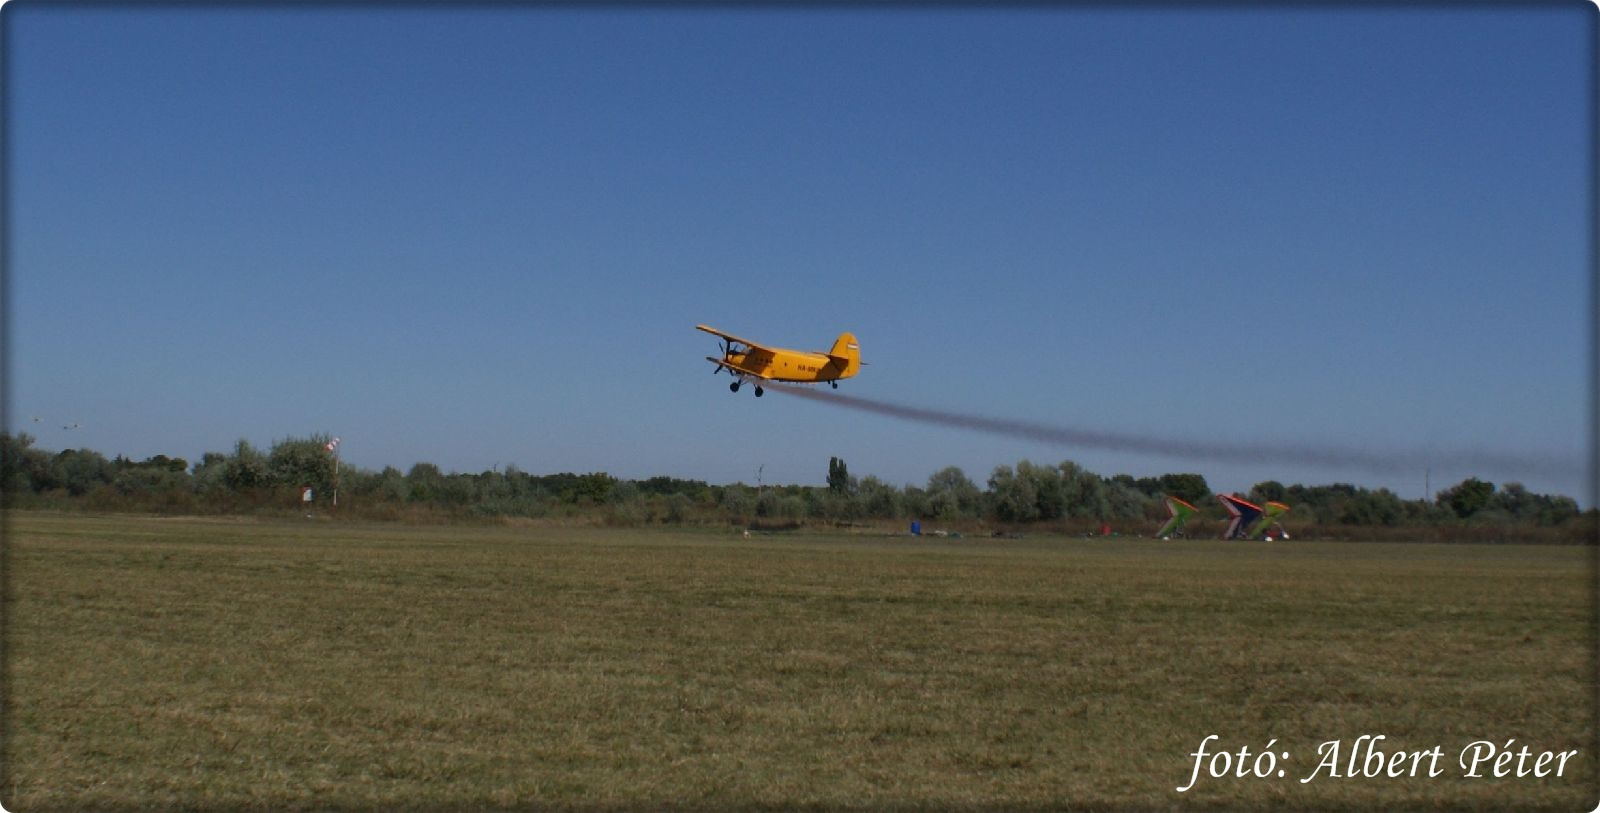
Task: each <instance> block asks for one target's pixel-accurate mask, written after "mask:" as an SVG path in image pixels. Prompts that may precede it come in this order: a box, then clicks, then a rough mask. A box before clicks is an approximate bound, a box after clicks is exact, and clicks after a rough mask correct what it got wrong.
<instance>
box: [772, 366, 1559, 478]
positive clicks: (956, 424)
mask: <svg viewBox="0 0 1600 813" xmlns="http://www.w3.org/2000/svg"><path fill="white" fill-rule="evenodd" d="M765 387H766V388H767V389H771V390H774V391H777V392H782V393H786V394H788V395H794V396H797V397H800V398H806V399H809V400H812V401H822V402H825V403H830V404H834V405H836V406H842V407H848V408H850V409H856V410H860V411H863V412H871V413H875V414H878V415H887V416H889V417H893V418H901V419H904V420H910V421H917V422H920V423H926V424H932V425H935V426H949V427H953V428H956V429H968V430H971V431H975V432H987V433H989V434H991V435H1001V436H1005V437H1011V438H1020V439H1023V440H1031V441H1038V442H1041V443H1049V444H1053V445H1058V446H1067V447H1072V448H1078V449H1100V450H1104V451H1113V452H1130V453H1135V454H1144V455H1154V456H1159V457H1169V458H1184V459H1191V460H1209V461H1227V462H1233V463H1257V464H1266V463H1279V464H1282V463H1299V464H1303V465H1310V466H1318V467H1325V468H1333V469H1345V470H1352V471H1364V472H1367V473H1371V474H1414V473H1415V472H1416V471H1417V470H1418V469H1421V468H1423V467H1425V466H1432V467H1435V468H1440V469H1456V470H1461V471H1477V472H1480V473H1483V474H1491V473H1493V474H1496V475H1497V476H1499V475H1503V474H1514V475H1517V476H1524V477H1534V476H1537V477H1548V478H1552V479H1561V478H1571V479H1581V478H1582V477H1583V466H1582V465H1581V464H1580V463H1578V462H1576V461H1573V460H1559V459H1552V458H1543V457H1539V456H1532V455H1529V456H1523V455H1511V454H1503V453H1498V452H1491V451H1461V450H1457V451H1439V450H1394V449H1387V450H1369V449H1355V448H1338V447H1333V446H1316V445H1304V444H1284V443H1267V442H1260V443H1249V442H1237V441H1211V440H1193V439H1187V438H1173V437H1156V436H1152V435H1142V434H1141V435H1133V434H1126V433H1119V432H1097V431H1092V430H1088V429H1075V428H1071V427H1064V426H1052V425H1049V424H1043V423H1034V422H1032V421H1018V420H1011V419H1007V418H989V417H984V416H981V415H967V414H963V413H960V412H949V411H945V410H940V409H928V408H925V407H915V406H907V405H905V404H894V403H889V402H887V401H878V400H873V399H869V398H862V397H860V396H855V395H841V394H840V393H837V392H833V391H832V390H820V389H810V388H807V387H799V386H791V385H787V384H780V383H777V382H768V383H766V384H765Z"/></svg>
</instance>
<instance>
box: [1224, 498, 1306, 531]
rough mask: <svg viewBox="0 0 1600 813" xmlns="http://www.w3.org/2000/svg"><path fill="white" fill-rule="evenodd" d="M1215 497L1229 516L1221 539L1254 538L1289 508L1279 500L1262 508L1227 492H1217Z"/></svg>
mask: <svg viewBox="0 0 1600 813" xmlns="http://www.w3.org/2000/svg"><path fill="white" fill-rule="evenodd" d="M1217 499H1218V500H1219V501H1221V503H1222V507H1223V508H1226V509H1228V516H1229V517H1230V519H1229V520H1228V528H1227V530H1225V531H1223V532H1222V538H1223V539H1255V538H1256V537H1258V536H1261V535H1262V534H1264V533H1266V532H1267V530H1268V529H1269V528H1271V527H1272V525H1273V523H1275V522H1277V520H1278V517H1280V516H1283V515H1284V514H1285V513H1287V512H1288V510H1289V506H1287V505H1284V504H1283V503H1281V502H1268V503H1267V507H1266V508H1262V507H1261V506H1259V505H1256V504H1255V503H1253V502H1246V501H1244V500H1241V499H1239V498H1238V497H1233V496H1229V495H1227V494H1218V495H1217Z"/></svg>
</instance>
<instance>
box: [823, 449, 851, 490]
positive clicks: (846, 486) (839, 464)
mask: <svg viewBox="0 0 1600 813" xmlns="http://www.w3.org/2000/svg"><path fill="white" fill-rule="evenodd" d="M850 485H851V483H850V468H849V467H848V466H846V465H845V464H844V461H843V460H840V459H839V458H837V457H830V458H828V490H829V491H832V492H833V493H835V494H841V495H842V494H849V493H850Z"/></svg>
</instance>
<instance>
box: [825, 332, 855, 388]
mask: <svg viewBox="0 0 1600 813" xmlns="http://www.w3.org/2000/svg"><path fill="white" fill-rule="evenodd" d="M828 358H829V359H830V360H832V361H833V364H834V366H836V367H838V368H839V377H840V378H849V377H850V376H853V375H855V374H856V372H857V371H859V370H860V369H861V345H860V344H857V343H856V337H855V334H854V333H840V334H839V339H838V341H835V342H834V343H833V349H832V350H829V351H828Z"/></svg>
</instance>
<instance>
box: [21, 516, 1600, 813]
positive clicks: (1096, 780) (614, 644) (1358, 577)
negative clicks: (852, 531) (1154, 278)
mask: <svg viewBox="0 0 1600 813" xmlns="http://www.w3.org/2000/svg"><path fill="white" fill-rule="evenodd" d="M7 525H8V529H7V530H8V534H7V540H6V543H7V551H6V554H7V556H6V560H5V562H6V568H7V572H6V574H5V578H6V591H5V611H6V615H5V633H6V648H7V651H6V655H7V658H6V662H5V678H6V695H7V696H6V698H5V699H6V709H5V719H4V722H5V739H4V749H5V751H4V756H5V765H4V767H5V775H4V778H3V779H4V786H3V788H0V800H3V802H4V804H5V806H6V807H7V808H9V809H10V810H14V811H35V810H47V809H60V810H67V809H72V810H82V809H89V808H95V807H147V808H157V809H164V810H180V809H199V810H207V809H241V808H255V809H263V810H266V809H271V810H294V809H330V808H357V807H359V808H368V809H370V808H374V807H381V808H398V807H412V808H417V807H422V808H436V809H464V808H501V807H508V808H510V807H541V806H544V807H575V808H586V809H596V808H607V809H609V808H639V807H663V806H676V807H680V808H694V809H704V808H792V807H806V808H830V807H853V808H885V807H921V808H939V809H945V808H988V809H1018V808H1040V807H1070V808H1073V809H1105V808H1119V809H1155V808H1162V809H1171V808H1188V807H1195V808H1228V809H1236V808H1254V809H1281V808H1286V807H1300V808H1315V809H1371V808H1374V807H1384V806H1386V807H1391V808H1393V807H1404V808H1407V809H1460V808H1475V809H1495V810H1503V809H1535V808H1540V809H1553V810H1573V811H1587V810H1590V809H1591V808H1593V807H1594V806H1595V804H1596V802H1597V801H1600V782H1597V778H1596V777H1597V763H1596V759H1595V748H1596V679H1595V669H1596V661H1595V625H1594V620H1595V586H1594V585H1595V549H1594V548H1572V547H1523V546H1518V547H1508V546H1478V545H1470V546H1469V545H1420V544H1419V545H1408V544H1354V543H1346V544H1337V543H1300V542H1293V543H1287V544H1285V543H1278V544H1272V545H1268V544H1264V543H1222V542H1182V543H1175V542H1168V543H1161V542H1155V541H1149V540H1125V539H1117V540H1098V539H1096V540H1086V539H1067V538H1044V539H1033V538H1029V539H1022V540H988V539H982V540H975V539H965V540H927V539H924V540H913V539H910V538H884V537H867V536H828V535H807V534H803V533H797V534H793V535H774V536H758V537H756V538H753V539H743V538H740V537H739V536H738V535H737V534H734V533H732V532H722V531H704V530H703V531H660V530H596V529H563V528H553V527H537V526H535V527H505V526H495V527H416V526H405V525H380V524H345V523H337V522H328V521H310V520H306V521H298V522H290V521H270V522H268V521H242V520H240V521H230V520H195V519H159V518H143V517H85V516H69V515H51V514H29V513H12V514H10V515H8V516H7ZM1210 734H1216V735H1218V736H1219V738H1220V739H1218V740H1213V741H1211V746H1210V748H1211V750H1212V751H1217V750H1223V749H1227V750H1232V751H1234V752H1237V751H1238V749H1239V748H1241V747H1245V746H1248V747H1249V748H1250V751H1251V756H1250V759H1251V761H1252V762H1253V761H1254V759H1255V755H1256V754H1257V753H1258V752H1260V751H1261V750H1262V749H1263V748H1265V747H1267V746H1268V745H1269V743H1270V744H1271V751H1272V752H1274V753H1277V754H1282V753H1288V754H1289V755H1290V756H1289V758H1288V759H1287V760H1283V759H1281V758H1280V759H1279V760H1278V761H1277V766H1276V767H1277V768H1279V769H1282V770H1284V771H1285V776H1284V777H1281V778H1280V777H1278V776H1277V775H1276V774H1275V773H1269V775H1268V776H1267V777H1266V778H1258V777H1257V776H1255V775H1247V776H1246V777H1244V778H1240V777H1237V776H1235V775H1233V774H1229V775H1228V776H1226V777H1224V778H1213V777H1211V776H1209V775H1207V774H1206V772H1205V771H1202V773H1201V776H1200V779H1199V781H1198V782H1196V784H1195V786H1194V787H1193V788H1192V789H1190V790H1188V791H1187V792H1184V793H1178V792H1177V791H1176V788H1177V787H1180V786H1183V785H1185V784H1187V783H1188V782H1189V780H1190V777H1191V774H1192V772H1193V770H1194V766H1195V762H1196V760H1195V757H1193V756H1192V753H1193V752H1194V751H1195V750H1196V749H1197V748H1198V747H1199V746H1200V743H1201V741H1202V739H1203V738H1204V737H1206V736H1207V735H1210ZM1380 734H1381V735H1384V736H1385V737H1386V739H1385V740H1384V741H1382V743H1381V744H1380V747H1381V748H1382V749H1383V750H1385V751H1394V750H1397V749H1404V750H1407V751H1418V750H1424V749H1432V748H1435V747H1439V749H1440V751H1441V753H1442V755H1443V756H1442V758H1441V759H1439V760H1438V767H1439V768H1440V769H1441V774H1440V775H1439V776H1436V777H1430V776H1427V775H1426V771H1424V772H1423V775H1421V776H1418V777H1410V776H1402V777H1398V778H1390V777H1387V776H1379V777H1375V778H1372V777H1361V776H1357V777H1354V778H1347V777H1345V776H1344V774H1343V770H1344V766H1343V764H1342V763H1343V762H1344V757H1341V760H1340V761H1341V768H1340V771H1341V773H1340V776H1339V777H1338V778H1331V777H1328V776H1327V770H1326V769H1324V770H1323V771H1322V772H1321V774H1320V775H1319V776H1318V778H1317V779H1315V780H1313V781H1311V782H1305V783H1302V782H1301V781H1300V779H1302V778H1304V777H1305V776H1307V775H1309V774H1311V773H1312V771H1313V769H1314V768H1315V767H1316V766H1317V764H1318V762H1319V759H1320V757H1319V755H1318V747H1319V745H1321V744H1322V743H1325V742H1327V741H1331V740H1339V741H1340V742H1341V744H1342V745H1341V747H1342V748H1344V749H1350V748H1352V747H1353V746H1354V744H1355V741H1356V739H1357V738H1358V737H1360V736H1362V735H1380ZM1513 739H1514V740H1515V744H1514V745H1513V746H1512V747H1513V748H1520V747H1521V746H1523V745H1527V746H1528V747H1529V748H1530V749H1531V751H1532V752H1533V754H1534V755H1535V756H1536V755H1537V754H1538V753H1539V752H1542V751H1557V752H1560V751H1569V750H1577V751H1578V754H1577V755H1576V756H1574V757H1572V758H1571V759H1570V761H1568V762H1567V764H1566V766H1565V770H1564V772H1563V775H1562V776H1560V777H1556V776H1554V775H1548V776H1545V777H1542V778H1541V777H1535V776H1531V775H1529V776H1523V777H1517V776H1515V775H1511V776H1505V777H1500V778H1495V777H1493V776H1492V775H1490V776H1485V777H1482V778H1468V777H1464V776H1463V774H1464V773H1465V771H1464V770H1463V769H1462V768H1460V767H1459V766H1458V763H1457V759H1458V754H1459V752H1460V751H1461V750H1462V749H1463V748H1465V747H1466V746H1467V745H1469V744H1470V743H1472V742H1474V741H1478V740H1492V741H1494V742H1495V743H1496V745H1497V746H1500V745H1503V744H1504V743H1505V741H1507V740H1513ZM1274 741H1275V742H1274ZM1344 753H1346V754H1347V753H1348V750H1346V751H1345V752H1344ZM1359 764H1360V763H1359V762H1358V766H1359ZM1424 764H1426V763H1424ZM1532 764H1533V762H1532V759H1531V758H1530V759H1529V761H1528V765H1529V766H1530V767H1531V766H1532ZM1234 767H1235V768H1237V766H1234ZM1485 773H1489V772H1487V771H1486V772H1485Z"/></svg>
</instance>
